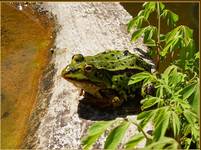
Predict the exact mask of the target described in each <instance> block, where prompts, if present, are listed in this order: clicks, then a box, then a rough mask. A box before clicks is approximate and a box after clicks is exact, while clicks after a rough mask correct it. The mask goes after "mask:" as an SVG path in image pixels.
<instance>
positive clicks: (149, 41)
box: [144, 39, 156, 46]
mask: <svg viewBox="0 0 201 150" xmlns="http://www.w3.org/2000/svg"><path fill="white" fill-rule="evenodd" d="M144 44H146V45H147V46H156V42H155V41H154V40H153V39H148V40H146V41H144Z"/></svg>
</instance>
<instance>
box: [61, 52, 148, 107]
mask: <svg viewBox="0 0 201 150" xmlns="http://www.w3.org/2000/svg"><path fill="white" fill-rule="evenodd" d="M145 70H146V71H149V72H150V71H151V65H150V64H148V63H147V62H145V61H144V60H143V59H142V58H140V57H138V56H137V55H135V54H133V53H130V52H129V51H128V50H125V51H120V50H109V51H105V52H102V53H98V54H96V55H95V56H83V55H82V54H76V55H74V56H73V57H72V60H71V63H70V64H69V65H67V66H66V67H65V68H64V69H63V71H62V77H63V78H64V79H66V80H67V81H69V82H72V83H73V84H74V85H75V86H77V87H78V88H80V89H82V90H84V91H85V97H86V98H87V99H88V100H89V102H90V103H91V104H95V105H97V106H99V107H118V106H121V105H122V103H123V102H124V101H127V100H129V99H133V100H134V99H135V95H136V92H137V91H138V92H139V91H140V89H141V83H138V84H134V85H128V81H129V79H130V77H131V76H132V75H134V74H136V73H139V72H142V71H145Z"/></svg>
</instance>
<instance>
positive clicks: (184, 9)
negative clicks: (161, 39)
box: [121, 2, 199, 71]
mask: <svg viewBox="0 0 201 150" xmlns="http://www.w3.org/2000/svg"><path fill="white" fill-rule="evenodd" d="M142 4H143V2H128V3H124V2H123V3H121V5H122V6H123V7H124V8H125V9H126V10H127V11H128V12H129V13H130V14H131V15H132V16H133V17H135V16H136V15H137V14H138V12H139V11H140V10H141V9H142ZM164 4H165V6H166V8H167V9H169V10H171V11H173V12H175V13H176V14H178V15H179V21H178V23H177V25H186V26H188V27H190V28H191V29H193V31H194V32H193V33H194V39H195V42H196V45H197V47H198V46H199V3H197V2H185V3H181V2H180V3H178V2H169V3H164ZM150 22H151V24H153V25H156V23H157V20H156V16H155V14H153V15H151V16H150ZM168 31H170V28H168V27H167V25H166V21H164V20H163V19H162V20H161V32H162V33H167V32H168ZM170 62H172V59H171V57H170V56H168V57H167V59H166V60H164V61H163V62H162V63H160V67H159V71H160V70H164V69H165V68H166V67H167V66H168V65H169V64H170Z"/></svg>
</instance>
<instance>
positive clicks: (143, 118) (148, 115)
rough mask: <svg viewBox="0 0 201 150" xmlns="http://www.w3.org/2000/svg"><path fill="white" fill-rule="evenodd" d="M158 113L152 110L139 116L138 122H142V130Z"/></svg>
mask: <svg viewBox="0 0 201 150" xmlns="http://www.w3.org/2000/svg"><path fill="white" fill-rule="evenodd" d="M155 113H156V111H155V110H150V111H143V112H141V113H140V114H138V115H137V120H141V121H140V123H139V125H140V127H141V128H144V127H145V126H146V125H147V123H148V122H149V121H151V120H152V119H153V118H154V116H155Z"/></svg>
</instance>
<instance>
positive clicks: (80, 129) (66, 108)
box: [23, 2, 147, 149]
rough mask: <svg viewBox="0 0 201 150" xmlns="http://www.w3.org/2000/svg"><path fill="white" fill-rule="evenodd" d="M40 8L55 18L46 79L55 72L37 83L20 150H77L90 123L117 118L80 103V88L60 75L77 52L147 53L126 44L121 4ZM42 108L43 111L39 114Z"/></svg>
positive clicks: (46, 5) (125, 16) (52, 4)
mask: <svg viewBox="0 0 201 150" xmlns="http://www.w3.org/2000/svg"><path fill="white" fill-rule="evenodd" d="M41 7H43V8H44V9H45V10H48V11H49V12H51V13H52V14H53V15H55V16H56V17H57V22H58V25H59V26H60V30H59V32H58V33H57V36H56V41H55V46H56V48H55V51H54V54H53V59H52V61H51V63H52V64H53V66H54V67H53V71H50V70H49V71H48V72H47V74H50V72H53V73H52V76H51V78H48V75H45V76H44V78H43V79H44V81H43V80H42V81H41V82H42V83H43V85H42V86H41V87H40V88H41V89H40V92H39V96H38V99H37V101H38V102H37V104H36V110H35V111H34V112H33V114H32V117H31V118H30V120H31V121H32V122H31V123H30V124H31V126H30V129H29V130H30V131H31V132H30V134H29V135H27V137H26V140H25V143H24V145H23V147H24V148H36V149H61V148H65V149H80V148H81V146H80V138H81V137H82V136H83V135H85V134H86V129H87V127H88V126H89V125H90V124H91V123H92V122H93V120H110V119H114V118H116V117H121V115H120V116H119V114H118V112H112V113H111V112H109V113H106V112H103V111H99V110H97V109H96V108H92V107H91V106H87V105H83V104H82V103H79V100H81V99H82V98H83V97H81V96H79V89H77V88H76V87H74V86H73V85H72V84H71V83H69V82H67V81H65V80H64V79H63V78H61V76H60V74H61V70H62V69H63V68H64V67H65V66H66V65H67V64H68V63H69V62H70V60H71V57H72V55H73V54H76V53H82V54H83V55H94V54H96V53H99V52H102V51H105V50H107V49H118V50H125V49H128V50H130V51H132V52H133V50H134V48H136V47H138V48H142V49H143V50H145V51H146V50H147V49H146V47H145V46H144V45H143V44H142V39H139V40H138V41H137V42H136V43H130V35H129V34H128V33H127V30H126V24H127V23H128V20H130V19H131V16H130V15H129V14H128V12H127V11H126V10H124V8H123V7H122V6H121V5H120V4H119V3H116V2H115V3H111V2H105V3H101V2H94V3H91V2H71V3H70V2H63V3H62V2H61V3H60V2H59V3H58V2H57V3H56V2H47V3H43V5H42V6H41ZM45 78H46V79H49V83H50V84H51V86H49V85H48V83H46V82H45V81H47V80H45ZM45 87H47V88H46V89H45ZM43 107H46V109H45V110H43V109H42V108H43ZM41 109H42V110H43V111H42V110H41ZM41 112H42V113H41ZM134 117H135V116H134ZM34 119H35V120H34ZM34 121H35V122H34ZM135 130H136V128H135V127H134V126H133V127H130V128H129V131H128V133H127V135H126V137H130V136H131V133H134V131H135ZM103 141H104V136H102V137H101V139H100V140H99V141H98V142H97V144H96V145H95V147H96V148H98V149H100V148H103V144H102V143H103Z"/></svg>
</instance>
